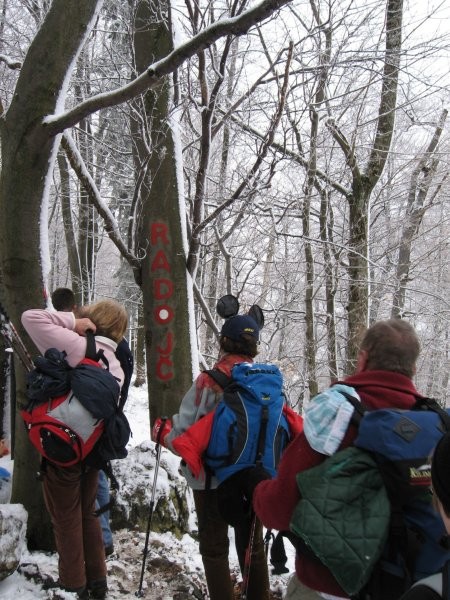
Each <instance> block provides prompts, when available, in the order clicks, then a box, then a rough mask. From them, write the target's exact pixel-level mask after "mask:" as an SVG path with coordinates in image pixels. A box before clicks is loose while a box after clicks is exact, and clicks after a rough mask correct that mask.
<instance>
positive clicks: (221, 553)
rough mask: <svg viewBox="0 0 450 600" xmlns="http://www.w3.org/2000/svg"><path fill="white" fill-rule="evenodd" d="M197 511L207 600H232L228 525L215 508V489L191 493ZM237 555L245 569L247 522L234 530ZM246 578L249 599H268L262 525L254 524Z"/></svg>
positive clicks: (247, 537)
mask: <svg viewBox="0 0 450 600" xmlns="http://www.w3.org/2000/svg"><path fill="white" fill-rule="evenodd" d="M193 494H194V502H195V510H196V512H197V521H198V535H199V546H200V554H201V556H202V561H203V567H204V569H205V576H206V583H207V585H208V592H209V597H210V600H234V593H233V583H232V581H231V576H230V565H229V562H228V551H229V539H228V524H227V523H226V522H225V521H224V520H223V518H222V517H221V515H220V513H219V510H218V506H217V490H193ZM234 534H235V543H236V552H237V555H238V559H239V565H240V568H241V572H243V569H244V563H245V552H246V549H247V546H248V539H249V534H250V523H248V524H244V525H243V526H240V527H235V528H234ZM250 565H251V566H250V574H249V579H248V593H247V598H248V600H269V589H270V586H269V570H268V566H267V559H266V555H265V553H264V540H263V530H262V525H261V523H260V522H259V521H257V526H256V531H255V537H254V541H253V551H252V558H251V563H250Z"/></svg>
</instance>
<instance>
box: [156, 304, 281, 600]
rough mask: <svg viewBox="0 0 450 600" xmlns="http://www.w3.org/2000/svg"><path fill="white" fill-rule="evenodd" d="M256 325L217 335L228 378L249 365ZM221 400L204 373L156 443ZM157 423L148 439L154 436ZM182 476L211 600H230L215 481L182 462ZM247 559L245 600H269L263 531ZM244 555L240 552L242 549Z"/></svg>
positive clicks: (245, 321) (235, 324) (240, 322)
mask: <svg viewBox="0 0 450 600" xmlns="http://www.w3.org/2000/svg"><path fill="white" fill-rule="evenodd" d="M258 341H259V327H258V324H257V323H256V321H255V320H254V319H253V318H252V317H250V316H248V315H235V316H232V317H230V318H228V319H226V320H225V322H224V324H223V327H222V329H221V332H220V338H219V344H220V352H219V360H218V361H217V362H216V364H215V365H214V368H215V369H219V370H220V371H222V372H223V373H225V375H227V376H228V377H229V376H230V374H231V369H232V368H233V366H234V365H235V364H237V363H242V362H253V359H254V357H255V356H256V355H257V354H258ZM221 399H222V388H221V387H220V386H219V385H218V384H217V383H216V382H215V381H214V380H213V379H212V377H211V376H210V375H208V374H207V373H201V374H200V375H199V376H198V377H197V379H196V381H195V382H194V383H193V385H192V387H191V388H190V389H189V390H188V392H187V393H186V395H185V396H184V398H183V399H182V401H181V404H180V408H179V412H178V414H176V415H174V416H173V417H172V421H171V422H170V421H169V420H167V421H166V422H165V425H164V430H163V431H162V435H160V442H161V443H162V445H164V446H166V447H167V448H169V449H170V450H172V451H174V450H173V447H172V441H173V440H174V439H176V438H177V437H178V436H179V435H181V434H182V433H184V432H185V431H186V430H187V429H189V427H190V426H191V425H193V424H194V423H196V422H197V421H198V420H199V419H201V418H202V417H204V416H205V415H206V414H208V413H209V412H210V411H212V410H213V409H214V408H215V407H216V405H217V404H218V403H219V402H220V400H221ZM158 423H159V420H158V419H157V420H156V422H155V425H154V427H153V432H152V438H153V440H154V441H156V439H157V436H158V431H159V430H158ZM181 469H182V471H183V475H184V476H185V477H186V481H187V483H188V485H189V486H190V487H191V488H192V490H193V495H194V502H195V510H196V513H197V521H198V536H199V549H200V554H201V556H202V561H203V566H204V569H205V576H206V582H207V586H208V592H209V597H210V599H211V600H233V599H234V597H235V596H234V585H233V581H232V579H231V576H230V566H229V561H228V551H229V538H228V523H227V522H226V521H225V520H224V518H223V517H222V516H221V514H220V512H219V509H218V500H217V481H216V480H215V477H213V478H212V480H211V483H210V486H209V489H206V488H207V483H206V481H205V479H204V478H195V477H194V476H193V475H192V473H191V472H190V470H189V468H188V467H187V465H186V464H183V463H182V464H181ZM256 538H257V539H255V544H254V557H253V560H252V569H253V573H252V582H254V586H255V589H254V590H253V591H252V590H249V592H250V593H252V595H249V596H248V598H249V600H269V575H268V567H267V561H266V557H265V554H264V542H263V537H262V530H261V531H260V532H259V535H257V536H256ZM244 551H245V549H244Z"/></svg>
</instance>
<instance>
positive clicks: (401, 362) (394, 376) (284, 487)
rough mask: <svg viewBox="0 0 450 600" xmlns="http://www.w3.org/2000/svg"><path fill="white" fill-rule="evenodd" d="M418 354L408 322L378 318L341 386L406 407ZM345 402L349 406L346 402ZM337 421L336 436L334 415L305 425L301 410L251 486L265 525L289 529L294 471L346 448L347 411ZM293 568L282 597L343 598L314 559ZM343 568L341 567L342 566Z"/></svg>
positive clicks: (299, 559)
mask: <svg viewBox="0 0 450 600" xmlns="http://www.w3.org/2000/svg"><path fill="white" fill-rule="evenodd" d="M419 352H420V344H419V341H418V338H417V335H416V333H415V331H414V329H413V327H412V326H411V325H410V324H409V323H407V322H405V321H403V320H401V319H390V320H387V321H379V322H377V323H375V324H374V325H372V326H371V327H370V328H369V329H367V331H366V333H365V335H364V338H363V340H362V343H361V346H360V350H359V353H358V358H357V365H356V370H355V373H354V375H352V376H350V377H347V378H346V379H345V380H343V381H342V382H340V384H341V385H346V386H352V387H354V388H355V389H356V390H357V392H358V394H359V396H360V398H361V401H362V402H363V404H364V405H365V406H366V407H367V408H368V409H369V410H376V409H380V408H392V407H395V408H400V409H409V408H411V407H412V406H413V405H414V403H415V402H416V399H417V398H418V397H421V396H420V394H419V393H418V392H417V390H416V388H415V386H414V383H413V381H412V378H413V377H414V374H415V371H416V361H417V358H418V356H419ZM324 395H326V393H325V394H324ZM346 405H348V406H350V404H349V403H348V402H347V403H346ZM339 408H343V407H339ZM330 410H331V409H330ZM336 416H338V410H336ZM338 421H339V422H340V423H342V421H344V422H346V427H345V428H343V429H342V431H341V435H340V437H339V436H337V437H336V430H338V432H339V428H336V427H332V419H329V415H328V414H326V413H324V414H323V415H322V418H321V419H320V420H317V421H316V424H314V423H309V422H308V416H307V414H305V421H304V431H303V433H301V434H299V435H298V436H297V437H296V438H295V439H294V440H293V441H292V443H291V444H290V445H289V446H288V447H287V449H286V451H285V452H284V454H283V456H282V458H281V461H280V464H279V468H278V473H277V476H276V477H275V478H274V479H270V480H265V481H262V482H260V483H259V484H258V485H257V486H256V488H255V491H254V494H253V508H254V510H255V512H256V514H257V515H258V517H259V518H260V520H261V521H262V523H263V525H264V526H266V527H267V528H271V529H276V530H279V531H283V530H289V523H290V519H291V516H292V513H293V510H294V508H295V506H296V504H297V503H298V501H299V499H300V493H299V490H298V487H297V481H296V475H297V473H299V472H302V471H305V470H306V469H309V468H311V467H313V466H315V465H317V464H319V463H321V462H323V461H324V460H325V458H326V455H327V454H331V453H334V452H336V451H337V450H338V449H341V448H345V447H347V446H349V445H350V444H351V443H352V441H353V440H354V439H355V436H356V429H355V427H354V426H353V425H350V426H348V427H347V425H348V423H349V421H350V414H349V413H347V414H343V413H342V411H340V413H339V418H337V419H336V420H335V421H334V423H333V425H336V423H337V422H338ZM324 422H325V423H327V422H329V430H328V431H324V429H325V428H324V425H323V424H324ZM315 426H316V429H315ZM332 430H333V431H332ZM308 432H309V435H308ZM313 446H314V447H313ZM327 446H328V450H327V449H326V447H327ZM330 447H331V448H332V451H331V452H330V451H329V448H330ZM274 507H276V510H275V509H274ZM295 568H296V577H295V576H294V577H293V578H292V579H291V581H290V583H289V586H288V590H287V594H286V596H285V598H286V599H289V600H294V599H297V598H298V599H299V600H300V599H302V600H306V599H307V600H310V599H311V600H312V599H316V598H317V599H319V598H321V596H320V595H319V594H318V593H316V592H322V593H325V594H332V595H335V596H338V597H343V598H345V597H346V594H345V592H344V591H343V590H342V588H341V587H340V586H339V585H338V583H337V581H336V579H335V578H334V577H333V575H332V574H331V573H330V571H329V570H328V569H327V568H326V567H325V566H324V565H323V564H322V563H321V562H319V560H317V559H315V558H314V557H310V556H306V555H305V554H297V556H296V564H295ZM342 568H343V569H345V565H344V564H343V565H342Z"/></svg>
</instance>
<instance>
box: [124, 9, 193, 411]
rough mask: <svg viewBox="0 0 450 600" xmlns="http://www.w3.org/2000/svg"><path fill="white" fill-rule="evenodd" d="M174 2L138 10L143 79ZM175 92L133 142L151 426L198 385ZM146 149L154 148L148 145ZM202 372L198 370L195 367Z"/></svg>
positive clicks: (162, 99)
mask: <svg viewBox="0 0 450 600" xmlns="http://www.w3.org/2000/svg"><path fill="white" fill-rule="evenodd" d="M168 4H169V3H168V2H156V1H155V2H147V1H141V2H139V4H138V6H137V9H136V16H135V20H136V26H135V37H134V51H135V57H136V66H137V70H138V72H141V71H142V70H144V69H145V68H146V66H147V65H148V63H149V62H151V61H152V60H154V59H155V58H156V57H158V56H164V55H165V54H167V53H169V52H170V50H171V48H172V38H171V32H170V31H169V28H168V26H167V11H168V9H169V8H168ZM169 94H170V86H169V81H166V82H165V84H164V85H162V86H161V87H160V88H159V89H158V90H155V91H153V90H152V91H149V92H147V94H146V95H145V97H144V99H143V103H144V107H145V114H143V115H142V116H143V118H144V120H146V121H147V123H148V132H149V135H150V138H151V139H150V140H147V141H146V140H145V132H141V134H140V135H139V136H138V137H137V139H135V142H136V149H137V153H138V161H139V163H140V164H142V162H143V160H144V159H145V158H146V156H147V153H148V149H149V148H150V147H151V148H156V149H158V151H157V152H156V151H153V152H152V153H151V155H150V160H149V163H148V164H149V167H148V171H147V174H146V177H145V179H144V182H143V185H142V187H141V202H142V215H141V223H140V231H139V245H140V247H141V248H142V249H145V250H146V256H145V258H144V260H143V261H142V280H141V286H142V293H143V310H144V324H145V343H146V356H147V378H148V393H149V407H150V418H151V421H153V420H154V419H156V417H158V416H161V415H169V416H171V415H172V414H173V413H175V412H177V411H178V406H179V403H180V401H181V398H182V396H183V394H184V393H185V391H186V390H187V389H188V388H189V387H190V385H191V383H192V379H193V365H192V355H191V351H192V348H191V342H192V340H191V339H190V328H189V319H190V316H191V315H190V311H189V308H188V285H189V283H188V282H189V279H188V276H187V270H186V255H185V250H184V243H185V239H184V238H183V227H182V220H183V219H185V215H184V214H183V213H182V212H181V213H180V211H181V210H182V209H181V207H182V206H183V202H181V201H180V194H181V193H182V190H181V189H179V185H180V183H181V182H180V181H178V172H177V168H176V162H175V161H176V158H175V157H176V153H175V148H174V138H173V137H172V131H171V128H170V126H169V119H170V117H169V104H170V98H169ZM147 142H148V143H147ZM195 368H197V365H195Z"/></svg>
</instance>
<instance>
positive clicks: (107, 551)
mask: <svg viewBox="0 0 450 600" xmlns="http://www.w3.org/2000/svg"><path fill="white" fill-rule="evenodd" d="M113 553H114V546H113V545H112V544H110V545H109V546H105V556H111V554H113Z"/></svg>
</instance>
